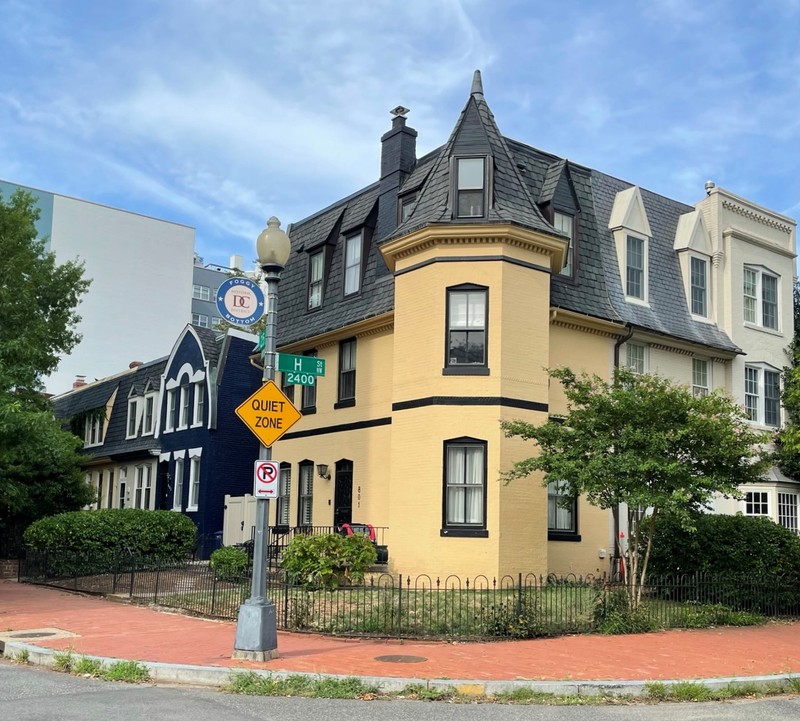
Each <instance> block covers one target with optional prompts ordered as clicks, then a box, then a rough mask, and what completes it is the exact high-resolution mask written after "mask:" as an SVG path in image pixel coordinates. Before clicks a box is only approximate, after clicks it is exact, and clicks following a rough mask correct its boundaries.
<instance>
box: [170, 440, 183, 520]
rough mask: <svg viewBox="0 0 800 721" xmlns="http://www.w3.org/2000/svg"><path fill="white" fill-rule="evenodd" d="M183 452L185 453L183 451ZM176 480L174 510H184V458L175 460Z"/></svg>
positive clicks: (174, 484)
mask: <svg viewBox="0 0 800 721" xmlns="http://www.w3.org/2000/svg"><path fill="white" fill-rule="evenodd" d="M181 452H183V451H181ZM174 473H175V479H174V481H173V484H172V485H173V490H172V510H173V511H181V510H183V458H182V457H181V458H176V459H175V471H174Z"/></svg>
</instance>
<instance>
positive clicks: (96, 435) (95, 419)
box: [83, 411, 103, 448]
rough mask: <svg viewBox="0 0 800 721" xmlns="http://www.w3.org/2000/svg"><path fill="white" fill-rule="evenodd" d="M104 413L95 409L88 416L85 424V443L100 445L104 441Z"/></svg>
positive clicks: (85, 444) (86, 444) (87, 444)
mask: <svg viewBox="0 0 800 721" xmlns="http://www.w3.org/2000/svg"><path fill="white" fill-rule="evenodd" d="M102 431H103V414H102V413H100V412H98V411H95V412H94V413H93V414H91V415H89V416H87V417H86V420H85V421H84V426H83V445H84V446H86V447H87V448H88V447H89V446H99V445H100V444H101V443H102V442H103V433H102Z"/></svg>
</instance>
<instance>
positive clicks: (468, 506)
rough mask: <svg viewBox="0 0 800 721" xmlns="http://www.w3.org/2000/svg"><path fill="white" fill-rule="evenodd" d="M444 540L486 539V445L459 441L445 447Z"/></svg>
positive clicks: (448, 442)
mask: <svg viewBox="0 0 800 721" xmlns="http://www.w3.org/2000/svg"><path fill="white" fill-rule="evenodd" d="M442 515H443V519H442V520H443V524H442V535H443V536H455V535H459V533H460V534H461V535H476V536H486V535H488V534H487V532H486V442H485V441H480V440H477V439H474V438H457V439H453V440H450V441H445V444H444V509H443V514H442Z"/></svg>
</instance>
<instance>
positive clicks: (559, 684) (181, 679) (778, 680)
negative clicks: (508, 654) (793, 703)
mask: <svg viewBox="0 0 800 721" xmlns="http://www.w3.org/2000/svg"><path fill="white" fill-rule="evenodd" d="M23 652H27V654H28V663H29V664H31V665H34V666H43V667H48V668H49V667H52V666H54V665H55V655H56V653H59V652H58V651H54V650H52V649H48V648H41V647H39V646H32V645H30V644H27V643H22V642H18V641H2V640H0V653H2V654H4V655H6V656H8V657H9V658H12V657H14V656H17V655H19V654H20V653H23ZM81 656H82V657H85V658H88V659H92V660H94V661H99V662H100V663H102V664H104V665H109V664H112V663H115V662H117V661H121V660H125V659H119V658H111V657H107V656H90V655H84V654H81ZM138 663H140V664H141V665H142V666H144V667H145V668H147V670H148V672H149V674H150V677H151V679H152V680H153V681H154V682H156V683H166V684H176V685H187V686H203V687H211V688H219V689H221V688H223V687H225V686H227V685H228V684H229V683H230V681H231V675H232V674H236V673H242V672H243V671H244V669H241V668H233V667H227V666H219V667H218V666H193V665H189V664H169V663H160V662H157V661H139V662H138ZM251 672H252V673H254V674H256V675H258V676H262V677H264V678H274V679H287V678H289V677H292V676H307V677H311V678H313V679H323V678H331V679H340V680H342V679H347V678H353V676H352V675H346V674H322V673H304V672H297V671H278V670H275V671H270V670H264V669H253V670H252V671H251ZM358 678H359V679H360V680H361V681H363V682H364V683H365V684H368V685H370V686H375V687H377V688H378V689H379V690H381V691H383V692H387V693H397V692H400V691H402V690H403V689H405V688H406V687H407V686H410V685H415V686H421V687H423V688H426V689H435V690H439V691H456V692H459V693H462V694H466V695H471V696H481V695H487V696H491V695H494V694H497V693H503V692H510V691H515V690H519V689H527V690H530V691H533V692H536V693H541V694H552V695H554V696H601V695H602V696H627V697H641V696H644V695H646V693H647V690H648V686H649V685H650V684H651V683H653V682H650V681H534V680H527V679H516V680H509V681H479V680H469V679H427V678H414V677H407V678H395V677H390V676H359V677H358ZM798 680H800V673H787V674H778V675H771V676H730V677H726V678H705V679H702V678H701V679H670V680H660V681H658V683H659V684H663V686H665V687H667V688H669V687H670V686H676V685H679V684H684V683H695V684H701V685H703V686H705V687H706V688H708V689H709V690H712V691H719V690H723V689H726V688H731V687H734V688H735V687H741V686H746V687H756V688H764V689H767V688H768V687H773V689H774V687H775V686H784V685H786V684H788V683H789V682H790V681H798Z"/></svg>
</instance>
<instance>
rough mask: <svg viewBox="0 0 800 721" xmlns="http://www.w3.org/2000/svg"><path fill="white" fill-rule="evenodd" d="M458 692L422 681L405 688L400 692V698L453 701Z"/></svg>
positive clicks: (398, 695)
mask: <svg viewBox="0 0 800 721" xmlns="http://www.w3.org/2000/svg"><path fill="white" fill-rule="evenodd" d="M456 696H458V694H457V693H456V691H455V690H454V689H451V688H446V689H443V688H430V687H429V686H423V685H422V684H421V683H412V684H409V685H408V686H406V687H405V688H403V689H402V690H401V691H400V692H399V693H398V694H397V697H398V698H406V699H410V700H412V701H453V700H454V699H455V698H456Z"/></svg>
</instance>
